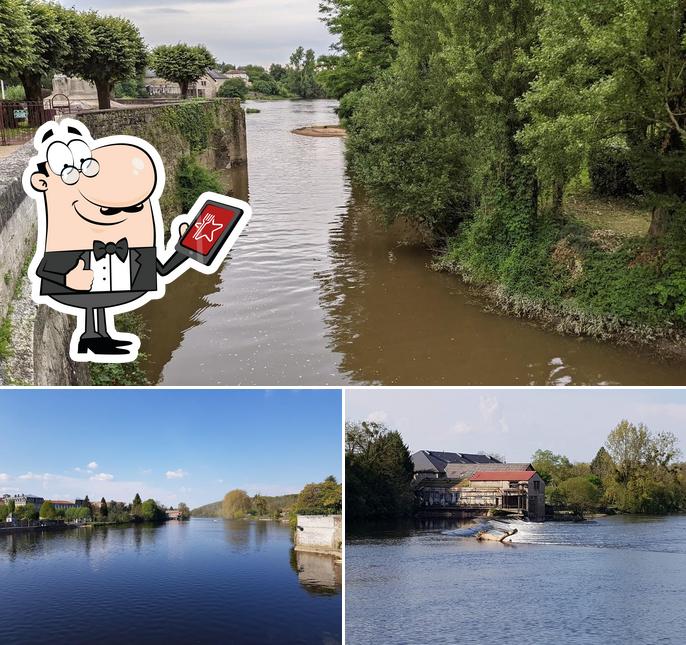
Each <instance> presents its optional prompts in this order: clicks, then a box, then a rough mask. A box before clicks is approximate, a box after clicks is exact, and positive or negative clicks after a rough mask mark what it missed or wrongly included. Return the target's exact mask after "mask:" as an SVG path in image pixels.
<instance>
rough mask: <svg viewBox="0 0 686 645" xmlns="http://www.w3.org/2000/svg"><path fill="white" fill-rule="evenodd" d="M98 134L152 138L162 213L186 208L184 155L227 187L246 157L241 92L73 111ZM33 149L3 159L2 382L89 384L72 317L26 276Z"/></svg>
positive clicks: (32, 238) (32, 218) (31, 241)
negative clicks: (36, 293)
mask: <svg viewBox="0 0 686 645" xmlns="http://www.w3.org/2000/svg"><path fill="white" fill-rule="evenodd" d="M71 116H72V117H74V118H78V119H79V120H81V121H82V122H83V123H85V124H86V125H87V127H88V128H89V129H90V131H91V134H92V135H93V136H94V137H96V138H98V137H103V136H107V135H112V134H129V135H133V136H138V137H141V138H143V139H145V140H147V141H148V142H150V143H151V144H152V145H153V146H154V147H155V148H156V149H157V151H158V152H159V153H160V156H161V157H162V160H163V161H164V165H165V173H166V185H165V189H164V193H163V195H162V199H161V207H162V213H163V215H164V218H165V221H167V222H169V221H170V220H171V219H173V218H174V217H175V216H176V215H179V214H181V213H182V212H183V209H182V207H181V198H180V195H179V190H178V186H177V173H178V171H179V168H180V165H181V162H182V160H183V159H184V158H186V157H193V159H194V160H195V162H196V163H197V164H199V165H200V166H202V167H204V168H206V169H208V170H212V171H214V172H216V173H217V175H218V176H219V178H220V181H221V183H222V187H223V189H224V191H225V192H226V193H227V194H231V193H232V192H233V190H234V187H233V186H232V184H231V181H232V179H231V173H230V172H229V169H230V168H232V167H233V166H238V165H241V164H244V163H245V162H246V161H247V143H246V133H245V115H244V112H243V110H242V108H241V106H240V101H238V99H214V100H208V101H193V102H186V103H177V104H172V105H140V106H134V107H126V108H121V109H114V110H96V111H92V112H84V113H81V114H77V115H71ZM34 154H35V151H34V149H33V145H32V144H31V143H27V144H25V145H23V146H21V147H19V148H17V149H16V150H14V151H13V152H12V153H11V154H9V155H7V156H5V157H4V158H0V385H8V384H20V385H88V384H89V383H90V372H89V369H88V366H87V364H85V363H74V362H73V361H71V359H70V358H69V342H70V338H71V334H72V332H73V330H74V323H75V321H74V319H73V317H71V316H66V315H64V314H60V313H57V312H55V311H54V310H52V309H50V308H49V307H46V306H44V305H41V306H37V305H35V304H34V303H33V300H32V299H31V285H30V282H29V280H28V278H27V276H26V270H27V266H28V263H29V261H30V259H31V256H32V255H33V250H34V248H35V243H36V209H35V202H34V201H33V200H32V199H29V198H28V197H27V196H26V194H25V193H24V190H23V187H22V174H23V172H24V169H25V168H26V166H27V164H28V162H29V159H30V158H31V157H32V156H33V155H34Z"/></svg>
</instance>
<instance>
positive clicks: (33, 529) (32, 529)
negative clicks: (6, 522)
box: [0, 524, 84, 535]
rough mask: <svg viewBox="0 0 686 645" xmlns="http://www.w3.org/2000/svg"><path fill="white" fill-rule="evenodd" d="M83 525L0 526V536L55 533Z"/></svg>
mask: <svg viewBox="0 0 686 645" xmlns="http://www.w3.org/2000/svg"><path fill="white" fill-rule="evenodd" d="M83 526H84V525H83V524H48V525H45V526H10V527H4V526H2V525H0V535H12V534H14V533H44V532H47V533H53V532H55V531H66V530H68V529H78V528H82V527H83Z"/></svg>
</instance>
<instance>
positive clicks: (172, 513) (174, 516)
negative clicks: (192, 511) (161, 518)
mask: <svg viewBox="0 0 686 645" xmlns="http://www.w3.org/2000/svg"><path fill="white" fill-rule="evenodd" d="M166 513H167V519H169V520H178V519H179V518H180V517H181V511H178V510H174V509H173V508H168V509H167V511H166Z"/></svg>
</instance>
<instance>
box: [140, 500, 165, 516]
mask: <svg viewBox="0 0 686 645" xmlns="http://www.w3.org/2000/svg"><path fill="white" fill-rule="evenodd" d="M142 511H143V519H144V520H145V521H146V522H161V521H162V520H164V519H165V518H166V513H165V512H164V509H162V508H161V507H160V506H159V504H158V503H157V502H156V501H155V500H154V499H146V500H145V501H144V502H143V506H142Z"/></svg>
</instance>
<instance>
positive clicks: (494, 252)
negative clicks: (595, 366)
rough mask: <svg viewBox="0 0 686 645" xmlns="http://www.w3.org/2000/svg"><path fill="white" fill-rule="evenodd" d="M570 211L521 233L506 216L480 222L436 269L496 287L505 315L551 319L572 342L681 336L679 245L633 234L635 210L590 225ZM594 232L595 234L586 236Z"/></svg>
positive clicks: (684, 262)
mask: <svg viewBox="0 0 686 645" xmlns="http://www.w3.org/2000/svg"><path fill="white" fill-rule="evenodd" d="M587 203H588V202H587ZM569 210H571V212H572V213H573V214H574V216H573V217H567V218H566V219H565V220H563V221H560V220H559V219H557V218H553V217H549V216H546V215H545V214H543V215H541V216H540V217H539V219H538V220H537V222H536V223H535V226H534V228H533V230H526V231H522V230H517V229H516V228H513V225H512V223H511V219H512V215H511V213H497V212H490V213H488V214H486V213H481V214H479V215H477V216H476V217H475V218H474V219H473V220H470V221H469V222H467V223H466V224H465V225H464V226H463V228H462V230H461V233H460V235H458V236H457V237H455V238H453V239H452V240H451V241H450V243H449V245H448V248H447V251H446V252H445V254H444V255H443V256H442V258H441V259H440V260H439V261H438V262H437V266H438V267H439V268H447V269H451V270H456V271H458V272H459V273H461V274H462V275H463V276H464V277H465V278H466V279H467V280H469V281H471V282H474V283H476V284H480V285H482V286H490V287H497V289H496V293H497V297H498V298H499V299H500V300H501V301H502V304H503V305H504V306H505V307H506V308H507V309H509V310H511V311H512V312H513V313H519V314H520V315H525V316H531V317H542V318H545V317H549V316H557V317H558V318H560V319H561V320H562V322H561V324H560V325H559V326H560V327H561V328H565V329H570V330H576V331H577V332H578V333H588V334H592V335H596V336H598V337H609V336H613V335H620V334H622V333H625V332H626V333H628V330H629V329H635V330H639V329H643V330H645V329H646V328H649V329H650V330H652V331H654V332H655V333H661V332H665V333H666V332H669V331H671V330H681V331H686V245H684V244H683V242H682V241H681V240H679V239H677V238H674V237H669V236H666V237H663V238H660V239H659V240H656V239H652V238H648V237H647V236H645V235H644V234H642V235H641V234H638V231H639V230H641V231H642V224H641V226H640V227H639V223H641V222H644V219H645V212H644V211H642V210H641V209H640V208H625V209H624V210H622V209H620V208H617V209H614V208H610V207H608V208H607V210H605V211H602V210H601V209H600V208H595V209H590V210H593V211H594V213H597V212H598V211H599V212H600V214H597V215H596V214H594V216H593V217H591V216H589V215H588V210H589V209H588V208H587V209H586V212H585V214H581V216H580V213H581V210H580V209H579V207H578V202H577V205H576V206H575V205H572V207H571V209H568V211H569ZM599 223H602V224H603V225H604V227H603V228H602V229H599V228H595V227H594V224H595V225H598V224H599ZM508 227H509V228H510V230H509V231H508ZM608 230H609V231H610V234H609V235H606V234H605V233H607V231H608ZM634 336H636V338H638V335H637V334H634Z"/></svg>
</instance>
